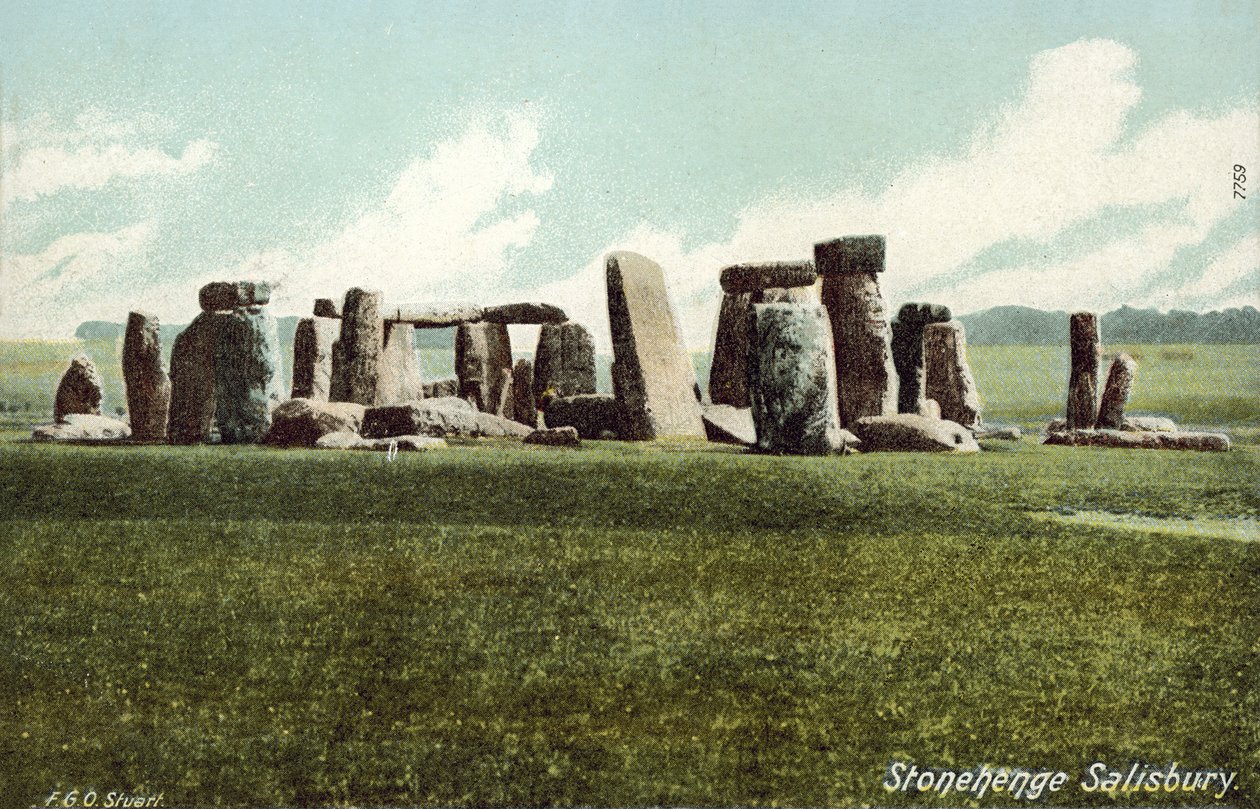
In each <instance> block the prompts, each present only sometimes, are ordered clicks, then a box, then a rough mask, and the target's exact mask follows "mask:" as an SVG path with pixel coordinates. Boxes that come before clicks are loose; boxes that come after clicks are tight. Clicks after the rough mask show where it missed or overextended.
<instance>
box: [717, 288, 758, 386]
mask: <svg viewBox="0 0 1260 809" xmlns="http://www.w3.org/2000/svg"><path fill="white" fill-rule="evenodd" d="M750 306H752V293H751V292H736V293H731V292H727V293H724V294H723V295H722V305H721V307H720V308H719V309H718V322H717V332H716V333H715V334H714V337H713V360H712V364H711V365H710V366H709V400H710V401H711V402H713V404H715V405H730V406H731V407H740V408H743V407H749V402H750V401H751V400H750V399H749V394H748V352H749V342H748V340H749V326H750V324H751V321H750V319H749V318H750V316H751V314H752V312H751V310H750V309H749V307H750Z"/></svg>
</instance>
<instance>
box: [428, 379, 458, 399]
mask: <svg viewBox="0 0 1260 809" xmlns="http://www.w3.org/2000/svg"><path fill="white" fill-rule="evenodd" d="M458 396H459V380H458V379H439V380H437V381H435V382H426V383H425V385H424V398H426V399H449V398H451V397H458Z"/></svg>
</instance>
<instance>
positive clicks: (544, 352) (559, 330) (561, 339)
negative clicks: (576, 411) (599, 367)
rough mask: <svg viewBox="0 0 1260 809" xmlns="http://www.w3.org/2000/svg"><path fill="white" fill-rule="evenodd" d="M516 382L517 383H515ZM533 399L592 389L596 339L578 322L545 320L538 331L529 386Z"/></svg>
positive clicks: (584, 391) (537, 400)
mask: <svg viewBox="0 0 1260 809" xmlns="http://www.w3.org/2000/svg"><path fill="white" fill-rule="evenodd" d="M518 384H519V382H518ZM530 389H531V390H532V391H533V396H534V401H535V402H540V401H541V400H542V395H543V394H544V393H546V392H547V391H549V390H550V391H552V392H554V393H555V395H557V396H579V395H581V394H585V393H594V392H595V340H594V339H593V338H592V337H591V333H590V332H589V331H587V330H586V327H585V326H583V325H582V324H581V323H574V322H571V321H570V322H567V323H545V324H543V325H542V327H541V328H539V330H538V347H537V348H535V349H534V375H533V382H532V383H531V388H530Z"/></svg>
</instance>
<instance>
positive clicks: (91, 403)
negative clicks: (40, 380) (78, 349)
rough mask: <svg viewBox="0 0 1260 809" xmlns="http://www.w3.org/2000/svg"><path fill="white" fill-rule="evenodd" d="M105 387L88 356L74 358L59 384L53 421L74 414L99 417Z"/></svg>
mask: <svg viewBox="0 0 1260 809" xmlns="http://www.w3.org/2000/svg"><path fill="white" fill-rule="evenodd" d="M103 385H104V383H103V382H102V381H101V375H100V372H99V371H97V370H96V364H95V363H93V362H92V360H91V359H89V358H88V357H87V355H86V354H79V355H77V356H75V357H74V358H72V359H71V360H70V367H69V368H67V369H66V371H65V373H63V374H62V375H61V381H60V382H58V383H57V396H56V399H55V400H54V401H53V420H54V421H58V422H59V421H62V420H64V419H65V417H66V416H69V415H72V414H78V415H92V416H99V415H100V414H101V395H102V394H101V391H102V388H103Z"/></svg>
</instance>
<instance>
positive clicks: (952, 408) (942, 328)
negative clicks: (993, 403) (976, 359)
mask: <svg viewBox="0 0 1260 809" xmlns="http://www.w3.org/2000/svg"><path fill="white" fill-rule="evenodd" d="M923 370H924V391H925V396H926V397H927V398H929V399H935V400H936V403H937V404H938V405H940V408H941V418H942V419H945V420H946V421H952V422H955V423H957V424H961V425H962V426H964V427H967V428H969V429H970V428H974V427H976V426H978V425H979V424H980V394H979V392H978V391H977V390H976V380H975V377H973V376H972V375H971V366H970V365H968V364H967V334H966V331H965V330H964V329H963V324H962V323H960V322H958V321H957V320H950V321H947V322H945V323H930V324H928V325H927V326H926V327H925V328H924V329H923Z"/></svg>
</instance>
